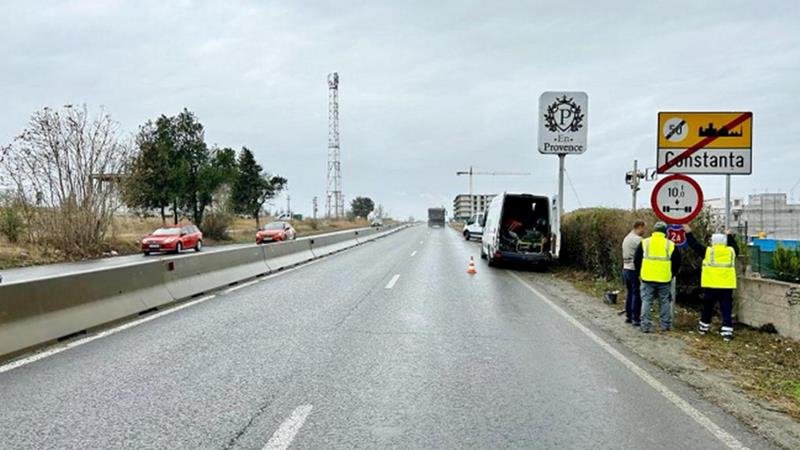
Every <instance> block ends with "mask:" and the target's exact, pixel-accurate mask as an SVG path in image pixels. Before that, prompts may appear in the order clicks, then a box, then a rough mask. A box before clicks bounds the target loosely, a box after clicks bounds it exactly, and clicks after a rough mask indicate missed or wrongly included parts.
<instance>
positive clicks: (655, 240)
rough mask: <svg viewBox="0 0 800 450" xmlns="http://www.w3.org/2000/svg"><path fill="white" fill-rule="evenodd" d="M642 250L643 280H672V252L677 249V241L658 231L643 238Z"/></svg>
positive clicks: (658, 281) (660, 281)
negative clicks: (674, 241)
mask: <svg viewBox="0 0 800 450" xmlns="http://www.w3.org/2000/svg"><path fill="white" fill-rule="evenodd" d="M642 250H643V253H642V271H641V273H640V274H639V276H640V277H641V278H642V281H650V282H653V283H669V282H670V281H672V252H674V251H675V243H673V242H672V241H670V240H669V239H667V236H666V235H665V234H664V233H660V232H658V231H656V232H654V233H653V234H652V235H651V236H650V237H649V238H647V239H643V240H642Z"/></svg>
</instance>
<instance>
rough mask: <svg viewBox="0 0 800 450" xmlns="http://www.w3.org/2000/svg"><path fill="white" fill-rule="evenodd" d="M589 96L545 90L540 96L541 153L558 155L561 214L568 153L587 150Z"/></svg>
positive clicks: (560, 213)
mask: <svg viewBox="0 0 800 450" xmlns="http://www.w3.org/2000/svg"><path fill="white" fill-rule="evenodd" d="M588 111H589V96H588V95H586V93H585V92H550V91H548V92H544V93H542V95H541V96H539V153H542V154H545V155H558V214H559V216H560V215H562V214H563V213H564V171H565V170H566V169H565V167H564V166H565V157H566V155H580V154H582V153H584V152H585V151H586V143H587V142H586V138H587V130H588V118H587V116H588Z"/></svg>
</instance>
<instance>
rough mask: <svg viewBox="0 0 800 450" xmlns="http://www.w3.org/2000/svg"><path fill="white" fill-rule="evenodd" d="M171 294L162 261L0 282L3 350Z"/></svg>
mask: <svg viewBox="0 0 800 450" xmlns="http://www.w3.org/2000/svg"><path fill="white" fill-rule="evenodd" d="M172 300H173V298H172V296H171V295H170V293H169V292H168V291H167V289H166V285H165V284H164V268H163V265H162V263H161V262H160V261H152V262H147V263H139V264H131V265H127V266H119V267H113V268H109V269H102V270H94V271H87V272H80V273H75V274H69V275H63V276H57V277H48V278H41V279H36V280H29V281H21V282H18V283H7V284H0V356H3V355H6V354H10V353H14V352H17V351H20V350H23V349H26V348H29V347H32V346H35V345H39V344H42V343H45V342H49V341H52V340H55V339H58V338H60V337H63V336H67V335H69V334H73V333H76V332H79V331H81V330H85V329H88V328H92V327H96V326H99V325H102V324H104V323H107V322H111V321H114V320H118V319H121V318H124V317H128V316H132V315H135V314H137V313H139V312H141V311H144V310H147V309H150V308H151V306H150V305H152V304H154V303H158V304H160V303H169V302H171V301H172Z"/></svg>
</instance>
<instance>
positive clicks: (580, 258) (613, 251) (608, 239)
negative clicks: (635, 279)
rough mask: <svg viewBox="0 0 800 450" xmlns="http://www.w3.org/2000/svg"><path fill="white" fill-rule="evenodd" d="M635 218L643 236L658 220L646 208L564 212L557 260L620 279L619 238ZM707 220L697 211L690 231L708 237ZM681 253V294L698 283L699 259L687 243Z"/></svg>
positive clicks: (688, 292) (706, 239) (702, 238)
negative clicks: (642, 225) (639, 221)
mask: <svg viewBox="0 0 800 450" xmlns="http://www.w3.org/2000/svg"><path fill="white" fill-rule="evenodd" d="M636 220H643V221H644V222H645V224H646V226H647V231H646V233H645V237H646V236H648V235H649V234H650V232H651V231H652V227H653V225H654V224H655V222H657V221H658V219H657V218H656V217H655V215H654V214H653V212H652V211H650V210H640V211H637V212H635V213H634V212H632V211H628V210H623V209H611V208H585V209H579V210H576V211H572V212H570V213H568V214H566V215H564V217H563V218H562V225H561V239H562V245H561V258H560V259H561V263H562V264H565V265H568V266H570V267H573V268H575V269H579V270H583V271H586V272H589V273H591V274H592V275H594V276H595V277H597V278H602V279H604V280H609V281H617V282H620V281H621V279H622V240H623V239H625V236H626V235H627V234H628V232H630V230H631V228H632V226H633V223H634V221H636ZM709 224H710V220H709V216H708V215H707V214H701V215H700V216H699V217H698V218H697V219H695V221H694V222H693V223H692V230H693V234H694V235H695V237H696V238H697V239H698V240H699V241H700V242H706V243H707V242H709V241H710V235H711V231H710V225H709ZM739 254H741V253H740V252H739ZM681 255H682V260H683V262H682V264H681V269H680V271H679V272H678V274H677V278H678V290H679V292H680V293H682V294H683V295H684V296H685V295H694V294H695V293H696V291H697V287H698V286H699V281H700V266H701V264H702V260H701V258H699V257H698V256H697V255H695V254H694V252H692V251H691V250H690V249H689V248H688V247H687V248H685V249H684V250H682V254H681Z"/></svg>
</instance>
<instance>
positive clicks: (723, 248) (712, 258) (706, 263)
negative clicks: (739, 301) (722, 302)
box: [700, 244, 736, 289]
mask: <svg viewBox="0 0 800 450" xmlns="http://www.w3.org/2000/svg"><path fill="white" fill-rule="evenodd" d="M700 286H701V287H704V288H712V289H736V251H734V250H733V249H732V248H731V247H728V246H727V245H721V244H717V245H713V246H710V247H708V248H706V257H705V258H704V259H703V271H702V272H701V273H700Z"/></svg>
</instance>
